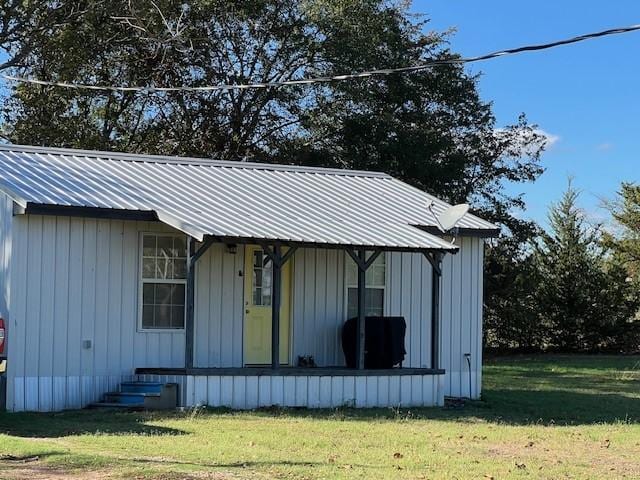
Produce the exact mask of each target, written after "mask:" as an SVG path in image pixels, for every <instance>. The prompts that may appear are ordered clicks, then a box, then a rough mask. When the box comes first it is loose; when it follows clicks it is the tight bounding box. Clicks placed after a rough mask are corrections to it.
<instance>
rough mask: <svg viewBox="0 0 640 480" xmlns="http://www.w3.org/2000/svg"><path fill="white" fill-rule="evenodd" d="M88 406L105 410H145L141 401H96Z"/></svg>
mask: <svg viewBox="0 0 640 480" xmlns="http://www.w3.org/2000/svg"><path fill="white" fill-rule="evenodd" d="M88 408H92V409H105V410H144V405H140V404H139V403H112V402H94V403H90V404H89V405H88Z"/></svg>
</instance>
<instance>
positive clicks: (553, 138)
mask: <svg viewBox="0 0 640 480" xmlns="http://www.w3.org/2000/svg"><path fill="white" fill-rule="evenodd" d="M534 132H535V133H537V134H538V135H542V136H543V137H544V138H545V147H546V148H547V150H548V149H550V148H551V147H553V146H554V145H555V144H556V143H558V142H559V141H560V135H555V134H553V133H549V132H546V131H544V130H542V129H541V128H536V129H535V130H534Z"/></svg>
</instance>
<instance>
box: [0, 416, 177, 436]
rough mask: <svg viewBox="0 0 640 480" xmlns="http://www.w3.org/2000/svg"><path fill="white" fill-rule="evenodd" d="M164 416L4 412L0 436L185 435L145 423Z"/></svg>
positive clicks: (0, 422) (0, 423) (172, 429)
mask: <svg viewBox="0 0 640 480" xmlns="http://www.w3.org/2000/svg"><path fill="white" fill-rule="evenodd" d="M163 417H164V416H157V415H153V416H152V415H151V414H147V413H133V412H97V411H90V410H78V411H69V412H61V413H1V412H0V434H6V435H12V436H15V437H25V438H58V437H66V436H72V435H83V434H89V435H93V434H102V435H149V436H151V435H155V436H157V435H184V434H185V433H186V432H184V431H183V430H179V429H175V428H168V427H162V426H156V425H148V424H146V423H145V422H147V421H149V420H150V419H151V418H153V419H162V418H163Z"/></svg>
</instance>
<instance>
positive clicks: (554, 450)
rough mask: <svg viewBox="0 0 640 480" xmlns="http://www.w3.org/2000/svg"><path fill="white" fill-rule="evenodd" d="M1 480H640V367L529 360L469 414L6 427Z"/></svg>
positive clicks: (355, 413)
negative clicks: (630, 479) (393, 479)
mask: <svg viewBox="0 0 640 480" xmlns="http://www.w3.org/2000/svg"><path fill="white" fill-rule="evenodd" d="M0 478H3V479H10V478H30V479H38V478H42V479H44V478H60V479H63V478H78V479H80V478H100V479H105V478H145V479H146V478H158V479H160V478H163V479H165V478H169V479H172V478H176V479H178V478H180V479H182V478H194V479H199V478H212V479H235V478H240V479H243V478H296V479H298V478H306V479H319V478H367V479H374V478H411V479H416V478H424V479H427V478H428V479H434V478H458V479H467V478H474V479H475V478H480V479H483V478H484V479H491V478H495V479H506V478H514V479H515V478H528V479H531V478H545V479H546V478H548V479H560V478H580V479H583V478H640V357H606V356H602V357H587V356H571V357H561V356H557V357H544V356H542V357H517V358H509V359H500V360H496V361H493V362H490V363H488V364H487V366H486V367H485V377H484V399H483V401H482V402H476V403H474V404H470V405H466V406H465V407H464V408H462V409H417V410H413V409H412V410H393V409H388V410H350V409H345V410H335V411H306V410H289V411H281V410H273V411H271V410H269V411H257V412H248V413H237V412H228V411H219V410H216V411H206V410H194V411H189V412H185V413H170V414H167V413H104V412H94V411H81V412H66V413H61V414H0Z"/></svg>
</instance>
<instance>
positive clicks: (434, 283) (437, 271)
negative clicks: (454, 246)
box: [427, 252, 442, 369]
mask: <svg viewBox="0 0 640 480" xmlns="http://www.w3.org/2000/svg"><path fill="white" fill-rule="evenodd" d="M427 258H428V259H429V262H430V263H431V368H433V369H438V368H440V281H441V279H442V253H439V252H435V253H433V256H432V257H427Z"/></svg>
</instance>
